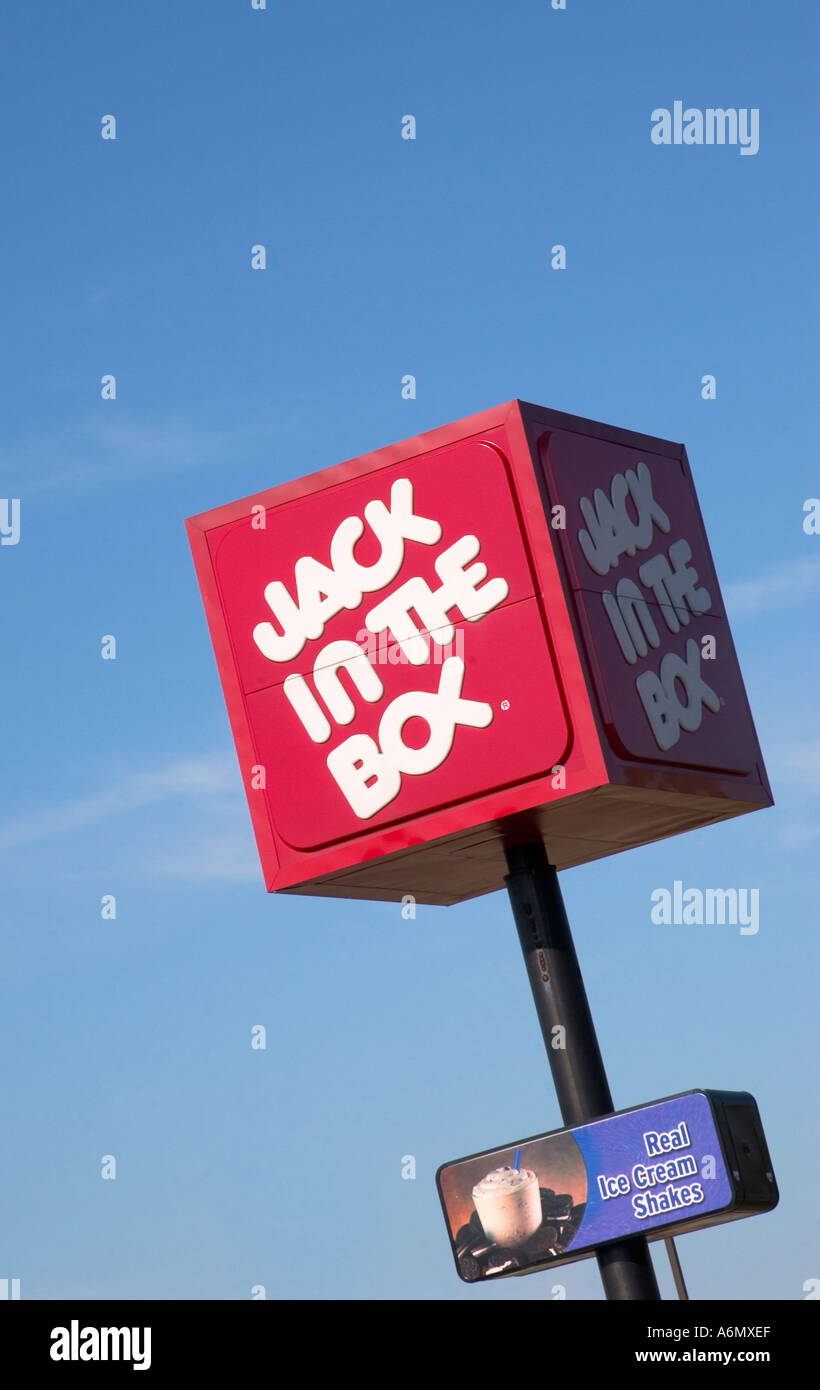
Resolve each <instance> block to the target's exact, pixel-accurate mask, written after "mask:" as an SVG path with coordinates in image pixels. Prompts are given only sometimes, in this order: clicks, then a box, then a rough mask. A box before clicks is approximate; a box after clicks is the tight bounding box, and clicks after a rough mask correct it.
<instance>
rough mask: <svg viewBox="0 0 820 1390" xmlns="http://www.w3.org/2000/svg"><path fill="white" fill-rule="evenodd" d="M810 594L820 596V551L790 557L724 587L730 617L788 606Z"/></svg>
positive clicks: (799, 601) (800, 601)
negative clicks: (813, 553)
mask: <svg viewBox="0 0 820 1390" xmlns="http://www.w3.org/2000/svg"><path fill="white" fill-rule="evenodd" d="M811 594H815V595H816V596H817V597H819V598H820V554H818V555H804V556H801V558H800V559H798V560H788V561H786V562H785V563H784V564H781V565H775V566H773V567H772V568H771V569H768V570H765V571H764V572H763V574H761V575H759V576H758V577H757V578H755V579H746V580H741V581H739V582H737V583H735V584H727V585H726V587H725V588H724V590H723V597H724V599H725V602H726V610H727V612H728V614H729V617H730V618H731V617H735V616H737V617H745V616H748V615H749V614H753V613H765V612H767V611H770V610H771V609H773V608H788V607H791V606H792V605H793V604H797V603H802V601H803V600H804V599H806V598H808V597H809V596H810V595H811Z"/></svg>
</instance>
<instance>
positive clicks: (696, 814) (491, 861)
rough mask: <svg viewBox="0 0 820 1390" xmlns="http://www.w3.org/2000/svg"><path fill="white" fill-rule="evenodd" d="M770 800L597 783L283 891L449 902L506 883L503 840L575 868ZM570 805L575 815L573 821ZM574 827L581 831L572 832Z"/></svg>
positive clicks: (433, 903)
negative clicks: (534, 845) (527, 811)
mask: <svg viewBox="0 0 820 1390" xmlns="http://www.w3.org/2000/svg"><path fill="white" fill-rule="evenodd" d="M769 804H770V803H769V802H767V801H761V802H760V803H758V804H755V803H749V802H747V801H732V800H729V799H728V798H726V797H710V796H698V795H696V794H692V793H688V792H680V791H669V792H654V791H651V790H650V789H648V788H642V787H618V786H613V785H610V786H605V787H597V788H595V789H594V790H591V791H588V792H581V793H579V795H578V796H577V797H568V798H567V799H566V800H565V801H560V802H555V803H553V804H552V805H550V806H542V807H539V808H537V809H536V810H535V811H534V812H533V813H532V814H531V815H528V816H525V815H521V816H519V817H516V818H515V823H513V824H511V823H510V822H509V821H502V822H500V823H498V824H494V825H493V824H488V825H481V826H476V827H475V828H474V829H473V830H470V831H468V832H467V833H465V834H456V835H450V836H446V837H445V838H444V839H441V840H434V841H431V842H429V843H426V844H422V845H415V846H414V847H413V848H412V849H408V850H403V851H399V852H398V853H396V854H389V855H385V856H384V857H383V858H380V859H377V860H374V861H373V862H372V863H365V864H360V865H358V866H357V867H356V868H354V869H349V870H346V871H345V872H342V873H340V874H333V875H328V877H327V878H326V879H314V880H311V881H310V882H307V883H300V884H297V885H296V886H294V887H292V888H285V889H282V890H280V891H283V892H286V893H307V894H309V895H310V896H312V897H319V898H361V899H364V900H372V901H374V902H400V901H401V900H402V898H403V897H406V896H407V895H408V894H412V896H413V898H414V899H415V900H416V902H418V903H421V904H426V905H429V906H446V907H450V906H453V905H454V904H455V903H459V902H464V901H466V900H467V899H468V898H478V897H481V896H483V894H485V893H495V892H497V891H498V889H500V888H503V886H504V875H505V874H506V873H507V872H508V869H507V863H506V859H505V856H504V850H505V848H506V847H507V846H511V845H516V844H529V843H531V842H533V841H535V840H538V839H541V840H543V842H544V845H545V846H546V850H547V855H548V857H549V860H550V863H552V864H554V865H555V867H556V868H557V869H572V868H575V867H576V865H578V864H588V863H590V862H591V861H592V860H594V859H606V858H607V857H608V856H609V855H611V854H618V853H620V851H621V850H625V849H633V848H635V847H637V846H638V845H648V844H652V843H653V842H654V841H656V840H665V839H667V838H668V837H669V836H670V835H680V834H682V833H683V831H685V830H698V829H700V828H701V827H702V826H704V825H711V824H713V823H714V822H716V821H721V820H729V819H731V818H732V817H733V816H742V815H744V814H745V812H747V811H755V810H758V809H760V808H762V807H763V806H768V805H769ZM573 810H576V811H577V816H578V820H577V821H575V822H573ZM576 828H577V830H578V832H579V833H578V834H573V831H574V830H575V829H576ZM581 832H582V833H581Z"/></svg>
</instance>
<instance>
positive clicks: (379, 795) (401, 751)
mask: <svg viewBox="0 0 820 1390" xmlns="http://www.w3.org/2000/svg"><path fill="white" fill-rule="evenodd" d="M463 682H464V662H463V661H462V660H461V659H460V657H457V656H452V657H449V658H448V660H447V661H445V663H444V665H443V666H442V668H441V679H440V681H439V688H438V691H437V692H436V693H433V694H430V693H429V692H427V691H425V690H410V691H407V693H406V694H404V695H399V696H398V697H397V699H395V700H392V701H391V703H390V704H389V705H388V706H387V709H386V710H385V712H384V714H383V715H382V718H381V722H380V724H379V741H378V743H376V741H375V740H374V739H372V738H371V737H370V736H369V734H353V736H352V737H351V738H348V739H345V741H344V743H340V744H339V746H338V748H334V749H333V752H332V753H329V754H328V758H327V765H328V768H329V770H330V772H331V775H332V776H333V777H334V778H335V780H336V782H337V783H338V785H339V787H340V788H341V790H342V792H343V793H344V795H345V797H346V798H347V800H348V802H349V804H350V806H351V807H352V808H353V810H354V811H355V813H356V815H357V816H358V817H359V819H360V820H369V819H370V817H371V816H375V814H376V812H377V811H382V810H383V809H384V807H385V806H387V805H388V804H389V803H390V802H391V801H392V800H393V799H394V797H396V796H398V794H399V791H400V790H401V778H402V773H407V774H409V775H410V776H412V777H419V776H423V774H424V773H426V772H432V771H433V769H434V768H437V767H441V764H442V763H443V762H444V760H445V758H447V756H448V755H449V753H450V750H451V748H452V746H453V740H454V738H455V731H456V725H457V724H464V725H469V726H470V727H472V728H474V729H486V727H487V725H488V724H490V723H491V722H492V717H493V712H492V708H491V707H490V705H486V704H484V703H482V702H481V701H478V700H463V699H462V698H461V687H462V684H463ZM416 718H418V719H423V720H424V721H425V723H426V724H427V726H428V728H429V730H430V736H429V738H428V740H427V742H426V743H425V744H423V745H422V747H421V748H410V747H409V746H408V745H407V744H406V743H405V742H404V740H403V739H402V730H403V729H404V726H405V724H406V723H407V721H408V719H416ZM380 745H381V747H380ZM374 779H375V780H374ZM371 781H372V785H368V783H370V782H371Z"/></svg>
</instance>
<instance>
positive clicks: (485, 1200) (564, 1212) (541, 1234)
mask: <svg viewBox="0 0 820 1390" xmlns="http://www.w3.org/2000/svg"><path fill="white" fill-rule="evenodd" d="M437 1182H438V1189H439V1196H440V1197H441V1203H442V1206H443V1208H444V1215H445V1218H446V1220H447V1225H448V1229H449V1232H450V1238H451V1241H452V1243H453V1251H454V1254H455V1258H456V1265H457V1267H458V1272H459V1274H460V1275H461V1278H462V1279H464V1280H466V1281H467V1282H468V1283H474V1282H475V1281H476V1280H479V1279H491V1278H493V1277H496V1276H499V1275H503V1274H515V1273H516V1272H519V1271H520V1272H522V1273H523V1272H524V1271H525V1270H529V1269H532V1268H534V1267H536V1266H538V1265H540V1264H544V1263H545V1262H547V1261H549V1260H554V1259H556V1258H559V1257H560V1256H561V1255H563V1254H564V1252H565V1251H566V1249H567V1247H568V1246H569V1245H570V1243H571V1242H572V1240H573V1238H574V1236H575V1235H576V1234H577V1232H578V1229H579V1227H580V1225H581V1221H582V1219H583V1215H584V1211H585V1208H586V1200H587V1171H586V1166H585V1164H584V1160H583V1158H582V1156H581V1151H580V1149H579V1148H578V1145H577V1143H576V1141H575V1139H574V1138H573V1137H572V1135H571V1134H568V1133H561V1134H553V1135H547V1136H542V1137H541V1138H539V1139H533V1140H530V1141H528V1142H525V1143H523V1144H521V1146H520V1147H519V1148H510V1149H495V1150H492V1151H491V1152H489V1153H484V1154H479V1155H477V1156H476V1157H474V1158H467V1159H462V1160H460V1161H459V1162H457V1163H450V1164H445V1165H444V1167H442V1168H440V1169H439V1172H438V1175H437Z"/></svg>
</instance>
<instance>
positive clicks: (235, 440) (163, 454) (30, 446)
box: [3, 402, 293, 496]
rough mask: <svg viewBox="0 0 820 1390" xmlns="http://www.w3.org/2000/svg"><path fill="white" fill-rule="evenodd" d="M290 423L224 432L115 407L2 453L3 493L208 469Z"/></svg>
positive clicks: (240, 423) (241, 423) (256, 421)
mask: <svg viewBox="0 0 820 1390" xmlns="http://www.w3.org/2000/svg"><path fill="white" fill-rule="evenodd" d="M292 423H293V421H292V418H291V417H290V416H288V417H286V418H283V419H277V420H276V422H275V423H274V422H273V421H266V420H263V419H262V418H261V416H258V415H255V416H254V417H253V419H250V420H248V419H237V421H236V422H235V423H232V424H231V426H230V428H227V429H225V428H221V429H220V428H219V426H218V424H215V423H214V422H213V421H210V422H209V421H206V420H204V419H203V416H202V412H200V413H199V414H198V416H197V419H196V422H195V423H194V422H192V421H191V420H190V419H185V418H182V417H176V418H174V417H168V418H165V419H154V420H145V419H139V418H137V417H135V416H134V415H133V413H131V412H128V411H126V410H124V409H122V407H121V406H120V405H119V403H113V402H112V403H111V405H110V411H109V412H107V411H106V407H105V406H102V405H101V411H100V414H98V415H96V416H88V417H86V418H85V419H82V420H73V421H71V420H69V421H65V422H64V423H63V424H62V426H61V428H60V429H59V430H58V431H57V432H55V433H53V434H43V435H40V436H37V437H35V438H31V439H28V440H25V441H23V442H21V443H19V444H17V445H14V444H11V443H8V444H6V446H5V449H4V462H3V477H4V479H6V484H5V485H6V487H7V489H8V491H9V495H11V493H12V492H14V495H15V496H19V495H21V494H23V495H30V494H32V493H40V492H52V491H53V490H54V489H55V488H61V487H67V486H72V485H75V486H76V485H82V484H84V483H94V484H98V483H100V482H103V481H105V482H109V483H112V484H113V483H118V482H121V481H123V480H128V479H131V478H133V477H135V476H137V477H141V476H143V475H145V474H149V475H150V474H151V473H152V472H155V471H160V470H161V471H162V473H163V475H165V474H167V473H168V472H169V471H170V470H177V469H181V468H192V467H198V468H203V467H207V466H209V465H210V464H213V463H217V462H219V461H220V460H222V459H225V458H235V457H236V456H237V455H241V454H242V453H243V452H248V453H251V454H253V453H255V452H258V451H259V449H260V447H261V446H263V445H264V444H265V442H266V441H268V440H270V439H272V438H273V437H278V438H280V439H281V436H282V433H283V431H285V430H287V429H288V428H289V426H290V425H291V424H292Z"/></svg>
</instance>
